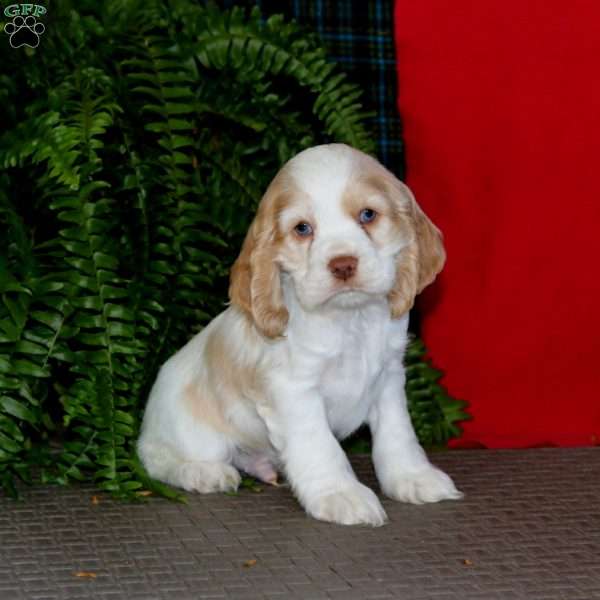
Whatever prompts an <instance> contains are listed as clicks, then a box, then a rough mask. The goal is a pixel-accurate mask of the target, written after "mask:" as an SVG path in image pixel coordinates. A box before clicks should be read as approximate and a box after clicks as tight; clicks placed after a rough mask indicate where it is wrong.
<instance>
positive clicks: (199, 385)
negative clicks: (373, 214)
mask: <svg viewBox="0 0 600 600" xmlns="http://www.w3.org/2000/svg"><path fill="white" fill-rule="evenodd" d="M354 152H355V151H349V149H347V147H345V146H341V145H330V146H320V147H317V148H313V149H310V150H307V151H305V152H303V153H301V154H300V155H298V156H297V157H296V158H295V159H293V160H292V161H291V163H289V164H288V167H287V168H288V170H289V172H290V173H291V175H292V176H293V179H294V181H295V183H296V185H297V186H298V187H299V188H300V189H301V190H302V192H303V201H302V202H301V203H300V204H299V205H294V206H291V207H289V209H284V211H283V212H282V213H281V214H280V215H279V218H280V220H281V223H283V226H284V227H287V228H291V227H293V225H294V224H295V223H297V222H298V221H299V220H302V219H308V218H310V220H311V223H313V225H314V228H315V233H314V239H313V240H312V242H311V243H310V245H308V244H306V243H305V242H304V243H305V246H304V247H300V246H298V247H297V248H296V247H293V248H292V246H289V245H288V247H287V248H288V250H287V251H286V250H282V253H283V254H282V256H278V257H274V259H275V260H277V261H279V262H280V264H281V265H282V273H281V282H282V287H283V297H284V300H285V306H286V308H287V310H288V313H289V321H288V324H287V327H286V329H285V332H284V335H283V336H282V337H280V338H275V339H268V338H265V337H263V336H262V335H261V334H260V333H258V332H257V331H256V330H255V329H254V327H253V325H252V324H251V323H250V324H249V323H248V320H249V318H248V316H247V315H246V314H245V313H243V312H242V311H241V310H240V309H239V308H238V307H237V306H230V307H229V308H228V309H227V310H226V311H225V312H223V313H222V314H221V315H219V316H218V317H217V318H216V319H214V320H213V321H212V322H211V323H210V324H209V325H208V327H206V328H205V329H204V330H203V331H202V332H201V333H199V334H198V335H196V336H195V337H194V338H193V339H192V340H191V341H190V342H189V343H188V344H187V345H186V346H184V347H183V348H182V349H181V350H180V351H179V352H178V353H177V354H175V355H174V356H173V357H172V358H171V359H169V360H168V361H167V362H166V363H165V365H163V367H162V368H161V370H160V373H159V375H158V378H157V380H156V383H155V385H154V387H153V389H152V392H151V394H150V398H149V400H148V406H147V409H146V414H145V417H144V423H143V427H142V433H141V436H140V440H139V444H138V451H139V455H140V457H141V459H142V461H143V463H144V465H145V467H146V469H147V470H148V472H149V473H150V475H151V476H153V477H155V478H157V479H160V480H162V481H166V482H168V483H170V484H173V485H176V486H180V487H182V488H184V489H187V490H197V491H199V492H211V491H222V490H229V489H235V488H236V487H237V485H238V484H239V481H240V477H239V474H238V472H237V470H236V468H235V467H238V468H240V469H243V470H245V471H247V472H250V473H252V474H254V475H256V476H258V477H261V478H263V479H265V480H271V481H272V480H273V479H274V476H275V472H276V470H277V469H282V470H283V471H284V472H285V474H286V476H287V478H288V480H289V482H290V484H291V486H292V488H293V490H294V493H295V494H296V496H297V498H298V500H299V501H300V503H301V504H302V506H303V507H304V508H305V509H306V511H307V512H308V514H310V515H312V516H313V517H315V518H317V519H322V520H326V521H332V522H335V523H342V524H358V523H363V524H369V525H373V526H378V525H382V524H383V523H384V522H385V520H386V514H385V512H384V510H383V508H382V506H381V504H380V502H379V500H378V499H377V497H376V495H375V494H374V493H373V492H372V491H371V490H370V489H369V488H367V487H365V486H364V485H362V484H361V483H359V481H358V480H357V479H356V477H355V475H354V473H353V471H352V468H351V466H350V463H349V462H348V459H347V457H346V455H345V453H344V452H343V450H342V449H341V447H340V445H339V442H338V440H340V439H343V438H345V437H346V436H348V435H349V434H351V433H352V432H353V431H355V430H356V429H357V428H358V427H359V426H360V425H361V424H363V423H368V424H369V426H370V428H371V431H372V434H373V460H374V464H375V470H376V473H377V477H378V479H379V481H380V483H381V487H382V490H383V491H384V493H385V494H386V495H388V496H390V497H392V498H394V499H397V500H402V501H406V502H412V503H421V502H437V501H439V500H443V499H455V498H460V497H461V494H460V492H458V491H457V489H456V488H455V486H454V484H453V483H452V480H451V479H450V478H449V477H448V476H447V475H445V474H444V473H442V472H441V471H439V470H438V469H436V468H435V467H433V466H432V465H431V464H430V463H429V461H428V459H427V457H426V455H425V453H424V452H423V450H422V449H421V447H420V445H419V443H418V441H417V438H416V436H415V433H414V431H413V427H412V425H411V422H410V418H409V414H408V411H407V407H406V396H405V392H404V383H405V377H404V368H403V363H402V359H403V353H404V350H405V347H406V343H407V325H408V313H406V314H405V315H404V316H403V317H401V318H400V319H396V320H392V319H391V317H390V308H389V305H388V300H387V294H388V292H389V291H390V289H391V287H392V286H393V284H394V278H395V259H396V256H397V255H398V253H399V252H400V250H401V249H402V248H403V247H405V246H406V245H407V243H408V242H409V240H405V239H402V238H401V237H398V238H396V239H393V240H392V241H390V242H388V243H386V245H385V247H377V246H376V245H375V244H374V243H373V241H372V240H371V239H370V238H369V236H368V235H365V232H364V231H363V229H362V228H361V227H360V225H358V224H357V223H356V221H355V220H354V219H352V218H351V217H350V216H349V215H348V214H346V213H344V211H343V208H342V206H341V203H340V198H341V196H342V194H343V192H344V189H345V186H346V183H347V182H348V180H349V178H350V177H351V174H352V168H353V165H354V163H353V162H352V161H353V159H352V157H353V153H354ZM365 201H366V202H367V201H368V199H366V200H365ZM307 213H309V214H307ZM386 226H387V225H385V224H382V225H381V227H386ZM294 243H295V242H290V244H292V245H293V244H294ZM290 248H292V250H290ZM294 248H295V249H294ZM286 252H287V258H286ZM290 252H291V253H292V255H293V256H292V255H290ZM340 255H353V256H356V257H358V259H359V266H358V271H357V274H356V277H355V278H354V280H353V281H351V282H348V284H347V285H340V282H339V281H335V279H334V277H333V276H332V274H331V272H330V271H329V270H328V267H327V265H328V263H329V261H330V260H331V259H332V258H333V257H335V256H340ZM290 256H292V258H291V259H290ZM286 260H287V261H288V262H287V264H288V268H287V269H286ZM290 261H291V262H290ZM289 265H291V266H289ZM210 335H215V336H220V339H221V340H222V341H223V343H224V344H225V347H226V348H227V349H228V350H227V352H228V354H227V356H228V358H227V362H228V364H227V367H228V369H229V370H228V371H227V372H226V373H225V371H224V372H223V373H222V374H221V373H220V372H219V370H218V369H217V372H214V370H213V371H211V370H209V369H208V368H207V367H206V351H207V340H208V338H209V336H210ZM242 368H243V369H246V370H247V369H254V371H255V373H256V374H257V380H258V381H259V385H258V386H255V387H252V388H251V389H245V390H242V392H241V393H240V395H239V397H233V396H235V394H232V393H231V391H230V390H231V388H230V387H228V385H227V384H228V383H229V382H227V381H221V383H219V381H220V380H219V378H220V376H221V377H223V378H225V377H231V373H236V369H242ZM215 382H216V383H215ZM189 386H195V387H194V389H197V390H198V393H199V394H200V395H203V394H208V392H209V391H210V394H208V396H209V400H208V401H209V402H214V403H218V404H219V406H218V407H217V408H218V411H220V414H222V415H223V417H224V421H225V423H226V427H224V428H223V427H217V426H216V425H215V424H214V422H213V421H214V419H213V417H211V416H207V417H206V419H204V420H202V419H199V418H198V417H197V415H195V414H194V413H193V411H190V407H189V404H188V401H186V400H185V390H186V389H189ZM213 396H214V398H213ZM211 411H212V408H211V410H209V411H208V412H206V414H208V415H210V414H212V412H211ZM215 422H216V421H215Z"/></svg>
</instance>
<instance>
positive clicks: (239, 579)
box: [0, 448, 600, 600]
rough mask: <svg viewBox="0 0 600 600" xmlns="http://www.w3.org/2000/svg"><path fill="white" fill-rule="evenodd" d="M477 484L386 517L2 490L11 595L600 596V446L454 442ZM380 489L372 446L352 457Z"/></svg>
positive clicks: (253, 503)
mask: <svg viewBox="0 0 600 600" xmlns="http://www.w3.org/2000/svg"><path fill="white" fill-rule="evenodd" d="M432 460H433V461H434V462H435V463H436V464H438V465H439V466H440V467H442V468H444V469H445V470H447V472H448V473H450V474H451V475H452V476H453V477H454V479H455V481H456V483H457V485H458V486H459V487H460V488H461V489H462V490H463V491H464V492H465V493H466V498H465V500H463V501H460V502H444V503H440V504H434V505H426V506H411V505H406V504H400V503H397V502H393V501H391V500H387V499H384V500H383V503H384V507H385V509H386V511H387V513H388V515H389V517H390V522H389V523H388V524H387V525H385V526H384V527H382V528H378V529H369V528H364V527H343V526H335V525H330V524H327V523H320V522H317V521H314V520H312V519H309V518H308V517H307V516H306V515H305V514H304V513H303V511H302V510H301V509H300V507H299V505H298V504H297V502H296V501H295V500H294V498H293V497H292V495H291V492H290V490H289V489H287V488H284V487H280V488H272V487H266V486H264V487H263V486H261V491H252V490H250V489H243V490H241V491H240V493H239V494H238V495H237V496H226V495H211V496H200V495H190V496H189V503H188V504H187V505H185V504H175V503H171V502H169V501H167V500H163V499H160V498H152V499H150V500H149V502H147V503H144V504H123V503H119V502H115V501H113V500H112V499H111V498H110V497H108V496H106V495H104V494H99V493H98V492H96V491H95V490H94V489H93V488H92V487H89V486H79V487H71V488H67V489H63V488H52V487H34V488H30V489H26V490H25V492H24V501H23V502H19V503H17V502H14V501H12V500H10V499H8V498H5V497H2V496H0V599H2V600H4V599H6V600H21V599H28V600H29V599H36V600H54V599H56V600H59V599H60V600H62V599H69V600H75V599H81V600H83V599H86V600H87V599H90V598H102V599H107V600H108V599H119V598H127V599H130V598H131V599H140V600H142V599H143V600H153V599H176V600H187V599H190V600H191V599H194V600H196V599H201V598H215V599H216V598H240V599H241V598H243V599H251V598H252V599H280V600H283V599H287V598H302V599H305V600H313V599H314V600H317V599H320V598H339V599H343V600H355V599H356V600H358V599H360V600H363V599H365V600H366V599H370V598H373V599H375V598H381V599H382V598H399V599H402V600H424V599H432V600H434V599H435V600H450V599H453V600H454V599H457V600H471V599H478V600H495V599H498V600H512V599H521V598H522V599H527V600H555V599H565V600H593V599H595V598H597V599H600V448H588V449H543V450H526V451H461V452H458V451H452V452H444V453H439V454H435V455H433V456H432ZM353 464H354V466H355V469H356V472H357V474H358V475H359V477H360V479H361V480H362V481H363V482H365V483H368V484H369V485H371V486H373V487H374V488H375V489H377V487H376V483H375V479H374V477H373V472H372V469H371V464H370V460H369V458H368V457H362V456H360V457H354V458H353Z"/></svg>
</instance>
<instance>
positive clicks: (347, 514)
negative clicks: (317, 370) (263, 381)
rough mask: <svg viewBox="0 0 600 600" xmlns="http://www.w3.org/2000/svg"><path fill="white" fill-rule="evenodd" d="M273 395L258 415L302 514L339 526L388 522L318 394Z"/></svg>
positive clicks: (284, 390) (285, 390)
mask: <svg viewBox="0 0 600 600" xmlns="http://www.w3.org/2000/svg"><path fill="white" fill-rule="evenodd" d="M273 393H274V396H273V397H274V398H275V400H274V401H273V403H272V404H271V405H270V406H269V408H267V409H266V410H261V411H260V412H261V413H262V416H263V418H264V420H265V422H266V424H267V428H268V429H269V434H270V437H271V442H272V443H273V445H274V446H275V447H276V448H277V450H278V451H279V453H280V456H281V458H282V461H283V464H284V468H285V472H286V475H287V478H288V480H289V482H290V484H291V485H292V488H293V490H294V492H295V494H296V497H297V498H298V500H299V501H300V504H302V506H303V507H304V509H305V510H306V512H307V513H308V514H309V515H311V516H312V517H314V518H316V519H320V520H322V521H331V522H334V523H340V524H342V525H356V524H361V523H362V524H366V525H372V526H379V525H383V523H384V522H385V521H386V519H387V517H386V514H385V512H384V510H383V508H382V506H381V503H380V502H379V500H378V498H377V496H376V495H375V494H374V493H373V491H372V490H370V489H369V488H368V487H366V486H364V485H363V484H362V483H360V482H359V481H358V480H357V479H356V476H355V475H354V472H353V471H352V467H351V466H350V463H349V462H348V459H347V457H346V454H345V453H344V451H343V450H342V448H341V447H340V445H339V443H338V441H337V440H336V439H335V437H334V435H333V434H332V432H331V430H330V428H329V424H328V422H327V415H326V412H325V406H324V402H323V400H322V398H321V397H320V396H319V394H318V392H317V391H316V390H314V389H309V388H307V389H300V388H299V387H296V388H291V387H290V385H289V384H288V385H285V386H281V387H280V388H279V389H276V390H274V391H273Z"/></svg>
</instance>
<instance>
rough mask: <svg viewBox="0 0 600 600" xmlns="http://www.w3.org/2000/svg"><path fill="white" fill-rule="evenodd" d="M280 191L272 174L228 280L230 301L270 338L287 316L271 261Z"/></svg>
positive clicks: (279, 332)
mask: <svg viewBox="0 0 600 600" xmlns="http://www.w3.org/2000/svg"><path fill="white" fill-rule="evenodd" d="M281 192H282V190H281V183H280V181H278V178H277V177H276V178H275V179H274V180H273V182H272V183H271V185H270V186H269V188H268V189H267V191H266V192H265V195H264V196H263V198H262V200H261V201H260V204H259V207H258V212H257V214H256V217H255V218H254V221H253V222H252V224H251V225H250V228H249V229H248V233H247V234H246V239H245V240H244V244H243V245H242V250H241V252H240V255H239V256H238V258H237V260H236V261H235V263H234V264H233V267H232V268H231V275H230V283H229V299H230V300H231V303H232V304H235V305H236V306H238V307H239V308H241V309H242V310H243V311H244V312H245V313H246V314H247V315H248V316H249V317H250V318H251V319H252V320H253V321H254V324H255V325H256V327H257V329H258V330H259V331H260V332H261V333H262V334H263V335H265V336H267V337H270V338H275V337H278V336H280V335H282V334H283V331H284V329H285V327H286V325H287V322H288V317H289V314H288V311H287V309H286V307H285V304H284V301H283V292H282V290H281V280H280V270H279V266H278V265H277V263H276V261H275V254H276V247H277V242H278V240H277V223H276V219H277V212H278V207H279V206H280V204H281Z"/></svg>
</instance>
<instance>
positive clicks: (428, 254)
mask: <svg viewBox="0 0 600 600" xmlns="http://www.w3.org/2000/svg"><path fill="white" fill-rule="evenodd" d="M444 261H445V252H444V247H443V244H442V237H441V234H440V232H439V230H438V229H437V228H436V227H435V226H434V225H433V223H432V222H431V221H430V220H429V219H428V218H427V217H426V216H425V214H424V213H423V211H421V209H420V208H419V206H418V205H417V203H416V201H415V199H414V197H413V195H412V193H411V192H410V190H409V189H408V187H406V186H405V185H404V184H403V183H402V182H400V181H399V180H398V179H396V178H395V177H394V176H393V175H392V174H391V173H390V172H389V171H388V170H387V169H385V168H384V167H383V166H382V165H381V164H380V163H378V162H377V161H376V160H374V159H373V158H371V157H370V156H367V155H366V154H364V153H362V152H359V151H358V150H355V149H353V148H350V147H349V146H346V145H343V144H328V145H323V146H316V147H314V148H309V149H308V150H305V151H303V152H301V153H300V154H298V155H297V156H295V157H294V158H293V159H291V160H290V161H289V162H288V163H286V164H285V165H284V167H283V168H282V169H281V170H280V171H279V173H278V174H277V176H276V177H275V179H274V180H273V181H272V183H271V185H270V186H269V188H268V189H267V191H266V193H265V195H264V197H263V198H262V200H261V202H260V205H259V207H258V211H257V214H256V217H255V219H254V221H253V222H252V224H251V226H250V229H249V230H248V234H247V236H246V239H245V241H244V244H243V246H242V251H241V253H240V256H239V257H238V259H237V261H236V262H235V264H234V265H233V268H232V271H231V285H230V288H229V296H230V299H231V302H232V303H233V304H235V305H237V306H239V307H240V308H242V309H243V310H244V311H245V312H246V313H247V314H249V315H250V316H251V317H252V319H253V320H254V322H255V324H256V326H257V328H258V329H259V330H260V331H261V332H262V333H263V334H264V335H266V336H268V337H276V336H278V335H281V334H282V333H283V331H284V329H285V326H286V324H287V321H288V311H287V309H286V306H285V302H284V298H283V293H282V283H281V278H282V274H283V276H284V277H286V278H288V279H289V281H290V282H291V286H292V288H293V290H294V292H295V295H296V297H297V299H298V301H299V303H300V304H301V305H302V307H303V308H304V309H305V310H309V311H312V310H318V309H319V308H320V307H326V306H331V307H339V308H354V307H360V306H361V305H363V304H366V303H368V302H370V301H372V300H373V299H374V298H377V297H387V298H388V300H389V304H390V311H391V316H392V318H399V317H400V316H402V315H403V314H404V313H406V312H407V311H408V310H409V309H410V308H411V307H412V305H413V302H414V299H415V296H416V295H417V294H418V293H419V292H420V291H421V290H422V289H423V288H424V287H425V286H427V285H428V284H430V283H431V282H432V281H433V280H434V279H435V277H436V275H437V274H438V273H439V272H440V271H441V269H442V267H443V265H444Z"/></svg>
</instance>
